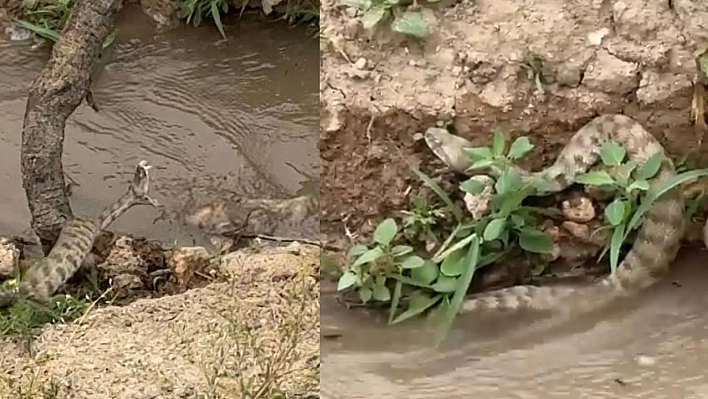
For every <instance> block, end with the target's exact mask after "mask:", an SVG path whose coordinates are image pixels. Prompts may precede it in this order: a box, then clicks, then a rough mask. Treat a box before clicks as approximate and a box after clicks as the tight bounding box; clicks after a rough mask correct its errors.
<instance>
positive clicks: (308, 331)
mask: <svg viewBox="0 0 708 399" xmlns="http://www.w3.org/2000/svg"><path fill="white" fill-rule="evenodd" d="M318 263H319V250H317V249H316V248H313V247H303V246H296V247H290V248H289V249H280V250H278V249H272V250H268V251H266V252H265V253H262V254H229V255H226V256H224V257H223V258H222V261H221V265H222V267H221V269H222V271H224V273H225V274H227V275H228V276H229V278H228V281H227V282H220V283H213V284H210V285H209V286H207V287H205V288H201V289H194V290H190V291H188V292H186V293H184V294H180V295H175V296H169V297H162V298H158V299H144V300H138V301H136V302H134V303H132V304H130V305H128V306H124V307H116V306H109V307H105V308H100V309H96V310H94V311H93V312H91V313H90V314H89V315H88V316H87V317H85V318H81V319H80V320H78V321H76V322H73V323H69V324H57V325H51V326H48V327H46V328H45V329H44V330H43V331H42V333H41V334H40V335H39V336H38V337H37V339H36V341H35V342H34V344H33V348H34V353H35V355H34V356H29V355H28V354H27V352H26V351H24V350H23V348H22V347H21V345H18V344H14V343H11V342H6V343H4V344H0V370H2V371H1V374H0V397H2V398H11V399H14V398H18V399H19V398H21V399H24V398H70V397H71V398H82V399H83V398H117V399H120V398H126V399H127V398H130V399H141V398H157V397H159V398H183V397H189V398H203V399H207V398H209V399H216V398H219V399H231V398H234V399H236V398H253V399H255V398H307V397H313V398H314V397H319V393H318V392H319V360H320V357H319V356H320V355H319V311H320V308H319V270H317V269H318Z"/></svg>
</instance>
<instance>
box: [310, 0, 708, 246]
mask: <svg viewBox="0 0 708 399" xmlns="http://www.w3.org/2000/svg"><path fill="white" fill-rule="evenodd" d="M443 3H444V2H443ZM443 3H439V4H438V5H437V6H436V8H435V9H434V10H430V9H425V11H424V12H425V15H426V18H427V20H428V22H429V27H430V29H431V36H430V37H429V38H428V39H427V40H425V41H416V40H411V39H403V38H401V37H397V36H393V35H392V34H391V33H390V31H388V32H386V31H385V29H384V30H383V31H382V32H379V33H378V34H377V37H369V36H368V35H367V34H366V32H365V31H364V30H363V28H361V26H360V24H359V22H358V20H357V19H356V18H352V17H351V16H352V15H353V10H351V9H347V8H346V7H343V6H338V4H340V3H339V2H334V1H332V0H327V1H325V2H324V4H323V5H322V14H323V15H322V22H321V24H322V25H321V26H322V32H323V37H324V38H323V45H322V46H321V48H322V50H321V75H320V76H321V78H320V79H321V80H320V93H321V96H320V104H321V116H322V117H321V122H320V123H321V125H320V151H321V155H320V156H321V178H322V183H321V195H322V202H321V203H322V231H323V233H330V234H332V235H333V236H336V237H341V236H342V234H343V232H344V228H345V227H346V228H348V229H350V231H351V232H352V233H357V232H359V233H362V232H363V233H366V232H369V231H371V229H372V227H371V223H375V222H376V221H377V220H380V218H381V216H382V215H386V214H390V212H391V211H392V210H397V209H402V208H404V207H405V206H406V205H407V203H408V199H407V198H406V194H407V190H408V189H409V186H410V185H413V186H414V187H415V186H418V183H417V181H416V180H415V179H414V178H413V176H412V174H411V172H410V169H409V166H408V163H411V164H413V165H420V164H421V163H423V164H427V163H429V162H430V161H432V159H433V158H432V154H430V151H429V150H427V148H425V146H424V145H423V144H422V143H416V142H414V140H413V136H414V134H415V133H416V132H422V131H423V130H424V129H425V128H427V127H429V126H430V125H432V124H434V123H435V122H436V121H438V120H451V121H452V122H453V123H454V127H455V128H456V129H457V131H458V133H459V134H460V135H462V136H464V137H466V138H469V139H471V140H472V141H474V142H476V143H488V142H489V139H490V137H491V134H490V132H491V130H492V129H493V128H494V127H497V126H498V127H501V128H502V129H504V130H506V131H512V132H513V133H512V135H513V136H514V137H515V136H518V135H522V134H523V135H528V136H529V137H530V138H531V141H532V142H533V144H534V145H535V146H536V147H535V149H534V153H533V154H532V155H531V156H530V157H529V158H530V159H532V164H531V165H528V166H531V167H540V166H541V164H543V163H545V164H548V162H549V161H550V160H551V159H553V158H554V157H555V156H556V154H557V153H558V151H559V150H560V149H561V148H562V146H563V145H564V144H565V143H566V141H567V139H568V138H569V136H570V135H571V134H572V133H574V132H575V131H576V130H577V129H578V128H579V127H580V126H581V125H583V124H584V123H586V122H588V121H589V120H590V119H591V118H593V117H594V116H597V115H598V114H602V113H624V114H627V115H629V116H631V117H633V118H636V119H637V120H638V121H640V123H642V124H643V125H644V126H645V127H646V128H647V129H648V130H649V131H650V132H651V133H653V134H654V135H655V136H656V137H657V138H659V139H660V140H661V142H662V143H663V144H664V145H665V147H666V148H667V151H668V152H669V153H670V154H671V155H683V154H686V153H687V152H689V150H695V149H697V148H698V146H697V143H698V142H699V141H700V139H701V138H702V132H701V131H700V130H699V129H696V128H694V125H693V123H692V121H691V117H690V108H691V101H692V97H693V81H694V79H695V76H696V66H695V61H694V60H695V58H696V56H697V55H698V54H700V53H702V52H703V51H705V50H706V47H708V26H706V25H705V21H706V20H708V4H707V3H703V2H697V1H690V0H674V1H669V2H649V1H642V0H626V1H617V0H612V1H595V2H592V3H587V2H580V1H562V0H540V1H511V0H501V1H491V0H480V1H476V2H461V3H458V4H456V5H450V4H443ZM530 56H535V57H536V58H537V59H539V60H540V61H541V62H542V66H543V67H542V69H541V70H540V73H541V77H542V81H543V82H544V83H543V85H542V87H541V89H539V87H538V86H537V85H536V84H535V83H534V80H533V79H530V78H529V76H528V74H527V72H528V69H527V68H525V66H526V65H527V64H526V63H527V60H528V59H529V58H528V57H530ZM694 158H696V157H694ZM699 164H706V161H705V160H704V159H699Z"/></svg>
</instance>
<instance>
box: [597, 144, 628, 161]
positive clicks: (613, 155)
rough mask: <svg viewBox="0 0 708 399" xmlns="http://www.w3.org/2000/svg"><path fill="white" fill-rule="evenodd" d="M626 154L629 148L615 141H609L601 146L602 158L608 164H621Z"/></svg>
mask: <svg viewBox="0 0 708 399" xmlns="http://www.w3.org/2000/svg"><path fill="white" fill-rule="evenodd" d="M626 155H627V150H625V149H624V147H622V146H621V145H619V144H617V143H615V142H614V141H608V142H606V143H605V144H603V145H602V147H600V158H602V163H604V164H605V165H607V166H619V165H620V164H621V163H622V161H624V157H625V156H626Z"/></svg>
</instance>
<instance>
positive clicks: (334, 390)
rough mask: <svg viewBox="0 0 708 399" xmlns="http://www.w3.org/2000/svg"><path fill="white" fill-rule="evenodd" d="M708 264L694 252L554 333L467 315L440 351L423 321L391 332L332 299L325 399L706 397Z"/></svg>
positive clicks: (517, 319) (325, 313)
mask: <svg viewBox="0 0 708 399" xmlns="http://www.w3.org/2000/svg"><path fill="white" fill-rule="evenodd" d="M707 266H708V252H706V251H705V250H703V249H698V248H686V249H684V250H683V251H682V253H681V254H680V255H679V258H678V259H677V261H676V262H675V265H674V269H675V270H674V271H673V272H672V274H671V276H669V277H668V278H667V279H666V280H665V281H662V283H660V284H658V285H657V286H655V287H652V288H651V289H649V290H647V291H646V292H643V293H642V294H641V295H638V296H637V297H636V298H629V299H626V300H621V301H619V302H618V303H617V305H616V306H615V307H613V308H612V309H609V310H606V311H602V312H598V314H592V315H586V316H583V317H580V318H578V319H573V320H571V321H569V322H566V323H563V324H559V325H555V326H553V327H550V328H549V329H534V328H533V326H534V325H543V324H538V323H546V322H548V321H549V319H548V317H549V316H547V315H541V314H538V315H529V314H526V315H518V314H516V315H501V316H499V315H498V316H495V317H491V316H487V317H486V318H483V319H481V318H479V317H477V316H475V315H473V314H469V315H462V316H460V318H459V319H458V321H457V323H456V325H455V326H454V327H453V330H452V332H451V334H450V339H449V341H448V343H447V344H446V345H445V346H443V347H442V348H440V349H435V348H433V346H432V341H431V337H430V334H429V333H428V332H427V331H428V329H426V328H425V325H424V324H423V322H417V323H416V322H411V323H405V322H404V323H403V324H405V325H400V326H394V327H387V326H386V325H385V321H386V320H385V317H384V316H385V315H380V314H378V313H375V312H374V313H371V314H367V313H363V312H361V311H360V310H345V309H344V308H343V307H341V306H339V305H338V304H337V303H336V302H335V301H334V299H333V296H332V295H331V293H330V295H327V294H326V293H325V292H323V294H325V295H323V303H322V327H321V328H322V333H323V336H325V337H331V338H330V339H327V338H323V340H322V379H321V381H322V382H321V386H322V388H321V389H322V397H323V398H328V399H329V398H331V399H334V398H340V399H348V398H352V399H353V398H371V397H376V398H421V399H422V398H448V399H454V398H475V399H506V398H533V399H549V398H652V399H660V398H666V399H679V398H706V397H708V376H707V375H706V372H705V369H706V367H708V311H707V310H708V294H707V292H708V291H707V290H706V287H708V267H707ZM330 291H331V290H330ZM551 317H552V316H551ZM550 320H551V321H552V319H550ZM340 334H341V336H339V335H340Z"/></svg>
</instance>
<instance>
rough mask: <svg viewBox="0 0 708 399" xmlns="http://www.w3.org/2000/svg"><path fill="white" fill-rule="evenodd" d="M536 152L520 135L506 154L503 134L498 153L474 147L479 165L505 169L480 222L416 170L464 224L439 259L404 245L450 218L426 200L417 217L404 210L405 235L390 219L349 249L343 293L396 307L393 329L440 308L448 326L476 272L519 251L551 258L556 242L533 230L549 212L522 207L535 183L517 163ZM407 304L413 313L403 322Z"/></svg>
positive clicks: (470, 186) (466, 186)
mask: <svg viewBox="0 0 708 399" xmlns="http://www.w3.org/2000/svg"><path fill="white" fill-rule="evenodd" d="M532 148H533V146H532V145H531V144H530V142H529V140H528V138H525V137H521V138H519V139H517V140H516V141H514V143H512V144H511V146H510V147H509V151H508V152H507V151H506V141H505V138H504V135H503V133H502V132H501V131H497V132H495V136H494V143H493V145H492V147H491V148H488V147H483V148H474V149H470V151H469V152H470V156H471V157H472V160H473V162H474V165H473V167H489V166H493V167H495V168H499V169H500V170H501V173H500V175H499V179H498V180H497V181H496V183H495V184H494V187H493V189H494V193H493V194H492V196H491V199H490V204H491V209H490V212H489V214H488V215H486V216H483V217H481V218H479V219H478V220H471V219H470V217H468V216H464V215H463V214H462V212H461V211H460V210H459V208H457V207H456V205H455V204H454V203H453V202H452V200H451V199H450V197H449V196H448V195H447V193H445V192H444V191H443V190H442V189H441V188H440V186H439V185H438V184H437V183H436V182H435V181H433V180H432V179H430V178H429V177H428V176H426V175H425V174H423V173H422V172H420V171H418V170H416V169H414V172H415V174H416V175H417V176H418V177H419V178H420V179H421V180H422V181H423V182H424V184H426V185H428V186H429V187H430V188H431V189H432V190H433V191H434V192H435V193H437V194H438V196H439V197H440V199H441V200H442V202H443V203H444V204H445V205H446V207H447V208H448V209H449V210H451V212H452V214H453V215H454V216H455V220H456V221H457V225H456V227H455V228H454V229H453V230H452V231H451V232H449V233H448V234H447V238H446V240H445V241H444V242H443V244H442V245H440V246H439V248H438V251H437V252H436V254H434V255H432V256H421V255H418V254H414V251H415V249H414V248H413V247H412V246H409V245H402V244H397V243H398V241H399V240H400V239H404V238H405V239H407V241H408V242H411V241H415V239H420V236H421V234H422V235H423V236H425V235H426V234H430V233H429V232H432V229H433V227H434V226H438V225H439V224H440V221H441V219H442V218H443V217H445V216H447V215H446V213H445V212H443V210H441V209H435V210H433V209H430V207H429V205H428V203H427V202H422V201H414V202H413V204H414V209H413V211H408V212H404V226H405V227H404V230H403V233H402V234H400V233H401V232H399V229H398V225H397V224H396V222H395V221H394V220H393V219H386V220H384V221H383V222H382V223H381V224H379V225H378V226H377V228H376V230H375V232H374V235H373V242H372V243H371V244H369V245H361V244H360V245H355V246H353V247H352V248H351V249H350V250H349V254H348V256H349V258H350V262H351V265H350V266H349V269H348V270H347V271H346V272H345V273H344V274H343V275H342V276H341V277H340V279H339V284H338V289H339V290H345V289H348V288H351V287H353V288H356V289H357V290H358V292H359V296H360V299H361V301H362V302H363V303H367V302H369V301H370V300H372V299H373V300H376V301H381V302H386V301H391V304H390V313H389V322H390V323H391V324H394V323H398V322H401V321H403V320H406V319H408V318H410V317H412V316H415V315H418V314H420V313H422V312H424V311H426V310H428V309H431V308H434V309H435V311H436V312H438V313H439V314H441V315H443V316H444V317H443V319H442V322H443V326H449V324H451V323H452V320H453V319H454V315H455V314H456V313H457V309H459V304H460V303H461V301H462V299H461V298H462V297H464V295H465V293H466V292H467V290H468V289H469V285H470V282H471V281H472V277H473V276H474V272H475V270H477V269H478V268H480V267H483V266H486V265H489V264H491V263H494V262H498V261H499V260H501V259H502V258H504V257H505V256H506V255H508V254H510V253H511V252H512V250H514V249H515V248H520V249H521V250H522V251H525V252H530V253H537V254H538V253H540V254H544V253H550V252H551V251H552V250H553V246H554V245H553V241H552V240H551V239H550V237H548V236H547V235H546V234H545V233H543V232H542V231H540V230H539V229H537V228H536V227H534V225H535V224H536V222H537V221H536V218H535V215H536V214H537V213H539V212H543V210H540V209H536V208H533V207H527V206H523V205H522V202H523V201H524V199H526V198H527V197H528V196H529V195H531V194H532V193H533V190H534V189H535V187H536V182H524V181H522V179H521V176H520V175H519V172H518V170H517V169H516V168H515V167H513V165H512V163H513V161H515V160H518V159H520V158H521V157H523V156H524V155H525V154H526V153H528V152H529V151H530V150H531V149H532ZM460 188H461V190H462V191H465V192H469V193H472V194H480V193H481V192H482V190H483V189H484V188H485V185H483V184H482V183H480V182H478V181H476V180H474V179H469V180H467V181H465V182H463V183H462V184H461V185H460ZM406 229H408V231H407V230H406ZM432 234H435V233H432ZM396 244H397V245H396ZM426 247H427V246H426ZM426 249H429V248H426ZM391 291H393V294H391ZM404 298H405V299H406V302H407V309H406V310H404V311H403V312H402V313H401V314H400V315H398V316H397V317H396V311H397V309H398V306H399V304H400V303H401V301H402V299H404Z"/></svg>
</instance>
